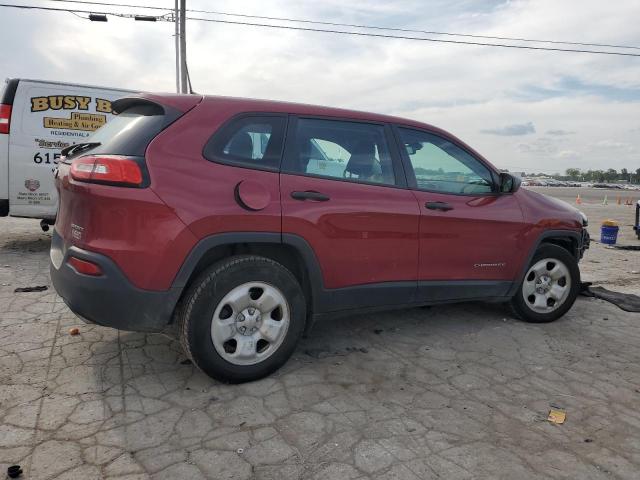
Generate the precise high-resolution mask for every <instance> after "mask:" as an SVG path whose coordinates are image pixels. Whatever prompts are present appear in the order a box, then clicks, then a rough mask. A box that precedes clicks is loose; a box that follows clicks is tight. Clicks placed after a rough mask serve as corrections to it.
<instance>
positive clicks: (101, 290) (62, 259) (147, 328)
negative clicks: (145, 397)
mask: <svg viewBox="0 0 640 480" xmlns="http://www.w3.org/2000/svg"><path fill="white" fill-rule="evenodd" d="M70 254H73V256H74V257H78V258H80V259H83V260H88V261H91V262H93V263H95V264H97V265H99V266H100V268H101V269H102V271H103V275H101V276H99V277H95V276H90V275H84V274H81V273H78V272H77V271H76V270H75V269H74V268H73V267H71V266H70V265H69V264H68V263H67V258H68V256H69V255H70ZM50 257H51V262H50V271H51V281H52V282H53V286H54V288H55V289H56V292H58V295H60V296H61V297H62V299H63V300H64V302H65V303H66V304H67V305H68V307H69V308H70V309H71V311H72V312H73V313H75V314H76V315H78V316H79V317H81V318H82V319H83V320H85V321H87V322H90V323H95V324H98V325H102V326H105V327H112V328H117V329H119V330H130V331H136V332H158V331H161V330H163V329H164V328H165V327H166V326H167V324H168V323H169V322H170V321H171V316H172V314H173V310H174V308H175V306H176V303H177V302H178V298H179V297H180V293H181V290H182V289H169V290H166V291H151V290H142V289H140V288H137V287H135V286H134V285H132V284H131V282H129V280H128V279H127V278H126V277H125V276H124V274H123V273H122V272H121V271H120V269H119V268H118V266H117V265H116V264H115V263H114V262H113V261H112V260H111V259H110V258H108V257H106V256H104V255H101V254H98V253H94V252H89V251H87V250H82V249H80V248H77V247H69V248H65V246H64V241H63V240H62V238H61V237H60V235H59V234H58V232H56V231H55V229H54V231H53V236H52V239H51V252H50Z"/></svg>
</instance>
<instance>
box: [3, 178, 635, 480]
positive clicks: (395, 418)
mask: <svg viewBox="0 0 640 480" xmlns="http://www.w3.org/2000/svg"><path fill="white" fill-rule="evenodd" d="M537 190H540V189H537ZM543 190H544V191H545V192H548V193H550V194H553V195H556V196H558V197H560V198H563V199H566V200H568V201H571V202H573V200H574V199H575V194H576V192H577V191H580V190H582V189H555V188H554V189H543ZM586 190H587V189H584V190H583V192H582V193H583V195H582V197H583V198H585V197H586V198H585V202H584V203H583V205H582V209H583V210H584V211H585V212H586V213H587V214H588V215H589V216H590V218H591V225H592V226H591V227H590V230H591V233H592V235H593V236H594V238H597V237H598V224H599V223H600V221H601V220H602V219H604V218H614V219H617V220H618V221H620V222H621V225H622V232H621V236H620V243H625V244H636V245H637V244H640V242H638V240H636V239H635V237H634V236H633V235H632V233H633V232H632V231H631V229H630V227H629V226H628V225H630V224H631V222H632V215H633V214H632V209H631V208H630V207H625V206H618V205H617V204H615V201H613V202H612V197H611V196H609V203H610V204H609V205H608V206H602V205H599V203H600V202H601V197H600V198H597V195H596V196H594V197H593V198H592V197H591V195H585V193H587V191H586ZM598 195H599V194H598ZM614 198H615V193H614ZM612 203H613V204H612ZM0 232H1V233H0V306H1V308H0V467H1V468H2V469H3V470H4V469H6V467H7V466H8V465H10V464H14V463H17V464H20V465H22V467H23V469H24V471H25V473H24V476H23V478H27V479H38V480H40V479H49V478H65V479H82V480H86V479H94V478H95V479H98V478H119V479H146V478H154V479H156V478H157V479H165V478H166V479H176V478H177V479H183V478H185V479H187V478H188V479H199V478H215V479H216V480H223V479H236V480H241V479H254V478H255V479H270V478H274V479H277V480H286V479H297V478H305V479H307V478H309V479H313V478H317V479H323V480H325V479H353V478H389V479H391V478H394V479H405V478H406V479H431V478H444V479H471V478H473V479H477V478H486V479H496V478H504V479H513V478H526V479H537V478H563V479H568V478H571V479H574V478H579V479H600V478H602V479H611V478H628V479H637V478H639V474H638V472H639V471H640V409H639V408H638V406H639V405H640V348H638V344H639V343H640V314H631V313H625V312H623V311H622V310H619V309H618V308H617V307H615V306H613V305H610V304H608V303H605V302H603V301H600V300H596V299H591V298H584V297H581V298H580V299H579V300H578V301H577V302H576V304H575V306H574V308H573V309H572V310H571V311H570V312H569V313H568V314H567V315H566V316H565V317H564V318H562V319H561V320H559V321H557V322H555V323H553V324H549V325H530V324H526V323H522V322H519V321H516V320H513V319H512V318H510V317H509V316H508V314H507V312H506V311H505V310H504V309H503V308H502V307H501V306H499V305H485V304H480V303H477V304H476V303H474V304H464V305H452V306H442V307H433V308H428V309H425V308H423V309H412V310H404V311H399V312H390V313H384V314H372V315H366V316H355V317H351V318H342V319H336V320H328V321H325V322H322V323H320V324H318V325H317V326H316V328H315V329H314V332H313V334H312V336H311V338H309V339H306V340H304V341H303V342H302V344H301V345H300V347H299V348H298V349H297V351H296V353H295V354H294V356H293V358H292V359H291V360H290V361H289V362H288V363H287V365H286V366H285V367H284V368H283V369H281V370H280V371H279V372H278V373H277V374H276V375H273V376H271V377H269V378H266V379H264V380H261V381H258V382H254V383H250V384H245V385H240V386H228V385H222V384H220V383H217V382H215V381H212V380H211V379H209V378H208V377H206V376H205V375H203V374H202V373H200V372H199V371H197V370H196V369H195V368H194V367H193V366H192V365H189V364H186V362H184V356H183V354H182V352H181V351H180V348H179V346H178V344H177V343H176V342H175V341H173V340H171V339H169V338H168V337H165V336H163V335H159V334H154V335H144V334H136V333H127V332H118V331H115V330H111V329H108V328H103V327H98V326H89V325H84V324H82V323H80V322H79V321H78V320H77V319H76V318H75V317H74V315H73V314H71V313H70V312H69V310H68V309H67V308H66V306H65V305H64V304H63V303H62V302H61V300H60V299H59V298H58V297H57V296H56V295H55V293H53V291H51V290H48V291H45V292H41V293H14V288H16V287H21V286H32V285H50V281H49V275H48V248H49V241H50V235H49V234H45V233H42V232H41V231H40V230H39V228H38V225H37V222H35V221H30V220H21V219H7V218H4V219H0ZM581 268H582V271H583V276H584V279H585V280H590V281H594V282H597V283H599V284H602V285H604V286H608V287H610V288H614V289H616V290H621V291H628V292H635V293H639V292H640V274H637V273H632V272H634V271H638V270H640V252H623V251H619V250H612V249H608V248H604V247H603V246H602V245H599V244H597V243H595V244H593V245H592V248H591V250H589V251H588V253H587V256H586V258H585V260H584V262H583V263H582V264H581ZM71 327H78V328H79V329H80V334H79V335H77V336H71V335H69V333H68V332H69V329H70V328H71ZM553 406H555V407H559V408H561V409H563V410H564V411H566V422H565V423H564V424H562V425H556V424H552V423H550V422H548V421H547V420H546V418H547V415H548V413H549V409H550V408H552V407H553ZM0 475H2V473H0Z"/></svg>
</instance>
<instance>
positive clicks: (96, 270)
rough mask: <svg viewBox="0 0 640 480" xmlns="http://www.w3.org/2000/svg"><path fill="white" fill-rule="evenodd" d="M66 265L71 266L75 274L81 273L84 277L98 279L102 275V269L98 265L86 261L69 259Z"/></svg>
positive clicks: (75, 258) (74, 258)
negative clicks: (89, 276) (88, 276)
mask: <svg viewBox="0 0 640 480" xmlns="http://www.w3.org/2000/svg"><path fill="white" fill-rule="evenodd" d="M67 263H68V264H69V265H71V266H72V267H73V268H74V269H75V270H76V272H78V273H83V274H84V275H91V276H93V277H99V276H100V275H102V269H101V268H100V266H99V265H96V264H95V263H93V262H89V261H88V260H80V259H79V258H77V257H69V259H68V260H67Z"/></svg>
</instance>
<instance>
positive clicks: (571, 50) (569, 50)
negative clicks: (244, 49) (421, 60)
mask: <svg viewBox="0 0 640 480" xmlns="http://www.w3.org/2000/svg"><path fill="white" fill-rule="evenodd" d="M0 7H8V8H22V9H29V10H47V11H60V12H68V13H101V14H104V15H114V16H119V17H125V18H132V17H135V16H136V15H134V14H125V13H113V12H111V13H110V12H92V11H89V10H77V9H67V8H53V7H36V6H30V5H10V4H4V3H2V4H0ZM156 19H157V20H166V21H172V20H169V19H168V18H166V17H165V16H158V17H156ZM187 20H194V21H201V22H212V23H221V24H226V25H244V26H252V27H262V28H272V29H283V30H295V31H302V32H318V33H332V34H338V35H350V36H357V37H373V38H386V39H395V40H413V41H422V42H433V43H448V44H454V45H476V46H484V47H498V48H515V49H519V50H538V51H549V52H567V53H587V54H593V55H615V56H623V57H640V54H638V53H627V52H612V51H605V50H586V49H575V48H557V47H539V46H530V45H510V44H506V43H487V42H475V41H466V40H445V39H443V38H424V37H412V36H407V35H390V34H382V33H369V32H349V31H344V30H333V29H327V28H310V27H301V26H291V25H271V24H267V23H252V22H240V21H232V20H220V19H212V18H199V17H187Z"/></svg>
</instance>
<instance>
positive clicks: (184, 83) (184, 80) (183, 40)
mask: <svg viewBox="0 0 640 480" xmlns="http://www.w3.org/2000/svg"><path fill="white" fill-rule="evenodd" d="M186 25H187V0H180V69H181V76H180V92H181V93H189V73H188V72H187V33H186V32H187V30H186V28H185V27H186Z"/></svg>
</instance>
